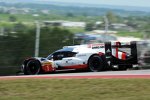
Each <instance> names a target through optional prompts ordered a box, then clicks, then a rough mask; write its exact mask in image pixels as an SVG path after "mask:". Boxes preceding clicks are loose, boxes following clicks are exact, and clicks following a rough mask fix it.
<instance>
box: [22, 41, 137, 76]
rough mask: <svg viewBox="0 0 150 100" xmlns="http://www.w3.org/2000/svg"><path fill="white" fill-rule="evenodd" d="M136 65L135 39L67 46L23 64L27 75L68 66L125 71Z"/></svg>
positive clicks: (71, 67)
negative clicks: (123, 41)
mask: <svg viewBox="0 0 150 100" xmlns="http://www.w3.org/2000/svg"><path fill="white" fill-rule="evenodd" d="M123 48H128V49H125V51H126V52H125V51H122V50H121V49H123ZM127 51H129V52H127ZM133 65H137V49H136V43H135V42H131V43H120V42H106V43H98V44H86V45H76V46H65V47H63V48H62V49H60V50H57V51H55V52H54V53H52V54H50V55H49V56H48V57H47V58H41V57H32V58H28V59H26V60H25V61H24V62H23V64H22V71H23V72H24V74H25V75H33V74H39V73H45V72H54V71H57V70H65V69H76V70H77V69H88V70H90V71H93V72H97V71H103V70H110V69H113V68H116V69H119V70H125V69H127V68H131V67H133Z"/></svg>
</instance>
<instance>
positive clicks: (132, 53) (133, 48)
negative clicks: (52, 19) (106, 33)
mask: <svg viewBox="0 0 150 100" xmlns="http://www.w3.org/2000/svg"><path fill="white" fill-rule="evenodd" d="M104 44H105V56H106V59H107V61H108V62H109V61H110V62H111V63H112V64H113V65H118V64H127V65H132V64H137V63H138V59H137V44H136V42H135V41H132V42H105V43H104ZM120 49H124V50H123V51H121V50H120ZM120 52H121V53H122V54H123V53H124V55H125V56H127V57H126V59H119V58H118V56H119V54H118V53H120Z"/></svg>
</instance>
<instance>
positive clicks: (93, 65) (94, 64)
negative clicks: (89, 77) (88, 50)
mask: <svg viewBox="0 0 150 100" xmlns="http://www.w3.org/2000/svg"><path fill="white" fill-rule="evenodd" d="M88 67H89V70H90V71H92V72H98V71H102V70H103V69H104V62H103V60H102V58H101V57H100V56H99V55H93V56H92V57H90V59H89V61H88Z"/></svg>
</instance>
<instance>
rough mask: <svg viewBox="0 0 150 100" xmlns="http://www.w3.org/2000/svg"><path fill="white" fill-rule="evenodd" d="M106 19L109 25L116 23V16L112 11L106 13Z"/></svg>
mask: <svg viewBox="0 0 150 100" xmlns="http://www.w3.org/2000/svg"><path fill="white" fill-rule="evenodd" d="M106 17H107V18H108V21H109V24H111V23H115V22H116V21H117V18H116V15H115V14H114V13H113V12H112V11H109V12H107V13H106Z"/></svg>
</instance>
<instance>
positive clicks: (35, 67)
mask: <svg viewBox="0 0 150 100" xmlns="http://www.w3.org/2000/svg"><path fill="white" fill-rule="evenodd" d="M40 70H41V64H40V63H39V61H38V60H29V61H28V62H27V64H26V66H25V68H24V74H25V75H36V74H39V73H40Z"/></svg>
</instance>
